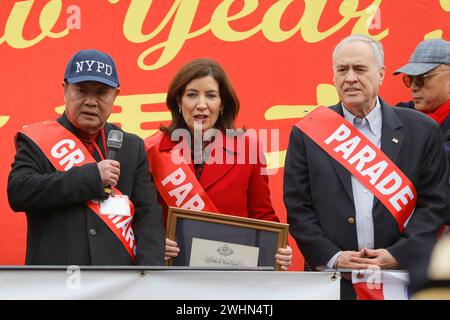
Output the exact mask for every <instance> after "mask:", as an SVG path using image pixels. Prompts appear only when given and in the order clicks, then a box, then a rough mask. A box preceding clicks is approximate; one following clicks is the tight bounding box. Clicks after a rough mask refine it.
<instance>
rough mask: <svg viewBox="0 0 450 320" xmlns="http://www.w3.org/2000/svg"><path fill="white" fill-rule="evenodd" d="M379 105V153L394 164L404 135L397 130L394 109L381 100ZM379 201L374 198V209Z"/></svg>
mask: <svg viewBox="0 0 450 320" xmlns="http://www.w3.org/2000/svg"><path fill="white" fill-rule="evenodd" d="M380 103H381V113H382V117H383V120H382V121H383V122H382V127H381V151H383V152H384V154H386V156H387V157H388V158H389V159H391V161H392V162H393V163H395V162H396V161H397V157H398V155H399V153H400V149H401V147H402V143H403V140H404V135H403V133H402V132H401V131H400V130H399V129H400V128H401V127H402V123H401V121H400V119H399V118H398V117H397V115H396V114H395V111H394V110H393V108H395V107H392V106H390V105H388V104H386V103H385V102H384V101H382V100H381V99H380ZM379 201H380V200H378V198H377V197H374V202H373V207H374V208H375V206H376V205H377V203H378V202H379Z"/></svg>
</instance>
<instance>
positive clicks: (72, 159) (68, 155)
mask: <svg viewBox="0 0 450 320" xmlns="http://www.w3.org/2000/svg"><path fill="white" fill-rule="evenodd" d="M75 147H76V143H75V141H73V140H71V139H63V140H61V141H59V142H57V143H56V144H55V145H54V146H53V148H52V149H51V155H52V156H53V157H54V158H56V159H61V158H62V159H61V160H60V161H59V164H60V165H61V166H64V165H66V166H65V168H64V171H67V170H69V169H71V168H72V167H73V166H74V165H76V164H79V163H82V162H83V161H84V159H85V157H84V154H83V152H82V151H81V150H80V149H78V148H77V149H76V150H73V149H74V148H75ZM71 150H73V151H71Z"/></svg>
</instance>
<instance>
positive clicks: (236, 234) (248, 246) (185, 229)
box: [166, 207, 289, 270]
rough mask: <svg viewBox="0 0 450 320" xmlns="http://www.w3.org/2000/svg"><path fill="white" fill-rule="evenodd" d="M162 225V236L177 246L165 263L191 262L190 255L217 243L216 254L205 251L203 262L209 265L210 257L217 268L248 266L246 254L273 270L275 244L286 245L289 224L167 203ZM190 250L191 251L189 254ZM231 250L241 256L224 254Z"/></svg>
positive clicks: (274, 265) (274, 264)
mask: <svg viewBox="0 0 450 320" xmlns="http://www.w3.org/2000/svg"><path fill="white" fill-rule="evenodd" d="M166 229H167V230H166V237H167V238H169V239H172V240H175V241H176V242H177V244H178V247H179V248H180V253H179V255H178V256H177V257H176V258H173V259H170V260H169V261H168V262H167V263H166V264H167V265H173V266H193V264H191V262H193V260H192V259H193V258H194V256H195V257H197V256H198V254H199V252H203V251H204V250H203V249H205V248H207V247H208V248H209V247H211V246H214V245H218V247H217V249H216V250H215V251H217V252H218V253H219V255H218V256H217V257H219V258H217V257H216V256H214V257H212V256H211V255H208V258H207V260H208V262H207V261H206V260H205V264H206V265H208V266H209V265H210V263H211V261H213V264H215V266H216V267H217V266H220V267H221V268H222V267H224V268H225V267H238V268H242V267H249V266H248V265H245V261H244V262H242V261H243V260H246V259H248V258H249V257H248V256H250V259H253V260H252V263H257V265H256V266H255V265H252V266H251V267H273V268H275V270H280V266H279V265H278V264H276V262H275V254H276V252H277V250H278V248H284V247H286V245H287V240H288V233H289V225H288V224H285V223H278V222H272V221H265V220H259V219H251V218H244V217H237V216H232V215H226V214H220V213H213V212H204V211H193V210H186V209H180V208H175V207H169V210H168V219H167V228H166ZM193 244H195V246H194V245H193ZM200 244H201V246H200ZM204 245H208V246H206V247H205V246H204ZM233 248H234V251H233ZM256 251H257V253H256V257H254V256H253V254H254V253H255V252H256ZM230 252H231V253H230ZM191 253H194V255H192V256H191ZM209 253H211V251H209ZM234 253H236V255H235V257H238V254H239V253H241V256H239V258H238V259H235V260H233V259H234V258H233V259H232V258H231V256H230V257H228V256H229V255H233V254H234ZM202 254H203V253H202ZM205 254H206V253H205ZM252 257H253V258H252ZM201 258H202V259H203V258H204V257H201ZM240 258H242V259H240ZM217 259H220V261H218V260H217ZM255 259H257V262H256V260H255ZM197 261H198V260H196V263H198V262H197ZM206 265H198V264H197V265H194V266H201V267H202V266H206Z"/></svg>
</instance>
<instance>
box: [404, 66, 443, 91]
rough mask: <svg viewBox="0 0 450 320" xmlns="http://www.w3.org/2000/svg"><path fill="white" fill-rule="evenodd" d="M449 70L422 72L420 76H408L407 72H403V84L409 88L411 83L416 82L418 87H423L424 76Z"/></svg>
mask: <svg viewBox="0 0 450 320" xmlns="http://www.w3.org/2000/svg"><path fill="white" fill-rule="evenodd" d="M447 72H450V70H446V71H438V72H433V73H426V74H422V75H420V76H410V75H408V74H405V75H404V76H403V77H402V80H403V83H404V84H405V86H406V87H407V88H411V85H412V84H413V81H414V83H415V84H416V86H418V87H419V88H421V87H423V85H424V84H425V78H428V77H431V76H434V75H435V74H439V73H447Z"/></svg>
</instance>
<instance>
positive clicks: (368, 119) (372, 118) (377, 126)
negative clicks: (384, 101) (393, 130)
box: [341, 97, 382, 135]
mask: <svg viewBox="0 0 450 320" xmlns="http://www.w3.org/2000/svg"><path fill="white" fill-rule="evenodd" d="M341 104H342V110H343V113H344V118H345V120H347V121H348V122H350V123H351V124H352V125H354V123H355V119H359V118H357V117H356V116H355V115H354V114H352V113H351V112H350V111H348V110H347V108H346V107H345V105H344V103H343V102H342V103H341ZM362 120H363V122H362V124H365V123H367V125H368V127H369V130H370V131H371V132H372V133H373V134H374V135H378V134H380V133H381V122H382V112H381V104H380V100H379V99H378V97H377V99H376V103H375V108H373V109H372V110H371V111H370V112H369V114H367V115H366V116H365V117H364V119H362Z"/></svg>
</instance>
